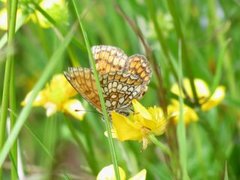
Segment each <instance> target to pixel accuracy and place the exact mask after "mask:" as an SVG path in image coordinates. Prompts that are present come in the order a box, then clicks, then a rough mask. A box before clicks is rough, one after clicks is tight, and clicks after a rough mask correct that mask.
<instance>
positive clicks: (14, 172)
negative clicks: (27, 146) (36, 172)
mask: <svg viewBox="0 0 240 180" xmlns="http://www.w3.org/2000/svg"><path fill="white" fill-rule="evenodd" d="M11 70H12V76H11V80H10V99H9V100H10V110H11V112H10V120H11V130H10V132H11V131H12V129H13V126H14V125H15V123H16V116H15V115H14V112H16V111H17V105H16V90H15V89H16V88H15V69H14V61H13V62H12V68H11ZM17 149H18V146H17V141H16V142H15V143H14V145H13V147H12V149H11V161H12V163H11V179H12V180H16V179H18V161H17V159H18V155H17Z"/></svg>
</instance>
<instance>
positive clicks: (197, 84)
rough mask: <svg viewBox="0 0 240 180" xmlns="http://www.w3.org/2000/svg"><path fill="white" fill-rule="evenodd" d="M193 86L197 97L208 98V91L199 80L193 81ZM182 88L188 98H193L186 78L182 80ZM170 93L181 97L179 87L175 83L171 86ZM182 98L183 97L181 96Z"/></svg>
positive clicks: (206, 86)
mask: <svg viewBox="0 0 240 180" xmlns="http://www.w3.org/2000/svg"><path fill="white" fill-rule="evenodd" d="M194 85H195V88H196V91H197V95H198V97H199V98H200V99H201V98H205V97H208V96H209V89H208V85H207V84H206V83H205V82H204V81H203V80H201V79H194ZM183 86H184V88H185V90H186V92H187V94H188V95H189V96H190V98H193V93H192V89H191V85H190V80H189V79H187V78H184V79H183ZM171 92H172V93H174V94H176V95H178V96H179V95H180V94H182V95H183V92H182V91H180V89H179V86H178V84H177V83H175V84H173V86H172V88H171ZM183 97H185V96H184V95H183Z"/></svg>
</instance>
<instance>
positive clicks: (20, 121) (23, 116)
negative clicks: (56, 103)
mask: <svg viewBox="0 0 240 180" xmlns="http://www.w3.org/2000/svg"><path fill="white" fill-rule="evenodd" d="M75 30H76V26H75V25H74V26H73V27H72V29H71V30H70V31H69V33H68V34H67V36H66V38H65V39H64V41H63V42H62V43H61V45H60V46H59V47H58V49H57V50H56V51H55V52H54V54H53V55H52V57H51V58H50V61H49V63H48V65H47V67H46V68H45V70H44V72H43V74H42V76H41V78H40V79H39V81H38V82H37V83H36V85H35V86H34V88H33V90H32V94H31V96H30V98H29V102H28V104H27V105H26V106H25V107H24V108H23V109H22V111H21V112H20V114H19V117H18V118H17V120H16V124H15V126H14V128H13V130H12V132H11V134H10V135H9V138H8V139H7V141H6V142H5V144H4V146H3V148H2V149H1V152H0V167H2V164H3V162H4V160H5V159H6V157H7V154H8V153H9V151H10V149H11V147H12V145H13V144H14V142H15V140H16V139H17V136H18V134H19V132H20V130H21V129H22V126H23V125H24V123H25V121H26V120H27V117H28V115H29V113H30V111H31V108H32V103H33V101H34V99H35V98H36V97H37V94H38V92H39V91H40V90H41V89H42V88H43V86H44V85H45V83H46V82H47V80H48V78H49V77H50V76H51V75H52V72H53V71H54V68H55V67H56V66H57V65H58V63H59V59H61V56H62V54H63V52H64V51H65V49H66V48H67V46H68V44H69V43H70V41H71V39H72V37H73V35H74V32H75Z"/></svg>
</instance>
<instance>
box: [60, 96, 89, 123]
mask: <svg viewBox="0 0 240 180" xmlns="http://www.w3.org/2000/svg"><path fill="white" fill-rule="evenodd" d="M63 111H64V112H67V113H68V114H70V115H72V116H73V117H74V118H76V119H79V120H83V117H84V114H85V113H86V111H85V109H84V107H83V106H82V103H81V102H80V101H79V100H77V99H71V100H68V101H67V102H65V103H64V105H63Z"/></svg>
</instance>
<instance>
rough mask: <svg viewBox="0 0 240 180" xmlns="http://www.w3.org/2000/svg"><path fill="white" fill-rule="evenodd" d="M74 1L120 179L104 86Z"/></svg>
mask: <svg viewBox="0 0 240 180" xmlns="http://www.w3.org/2000/svg"><path fill="white" fill-rule="evenodd" d="M72 2H73V5H74V9H75V11H76V14H77V17H78V21H79V25H80V28H81V30H82V34H83V38H84V42H85V44H86V48H87V51H88V57H89V60H90V64H91V67H92V69H93V75H94V78H95V80H96V86H97V90H98V95H99V99H100V103H101V107H102V113H103V116H104V119H105V121H104V122H105V126H106V129H107V133H108V138H107V139H108V144H109V148H110V153H111V158H112V162H113V166H114V171H115V176H116V179H117V180H120V174H119V170H118V163H117V155H116V150H115V145H114V142H113V139H112V133H111V126H110V120H109V117H108V114H107V109H106V106H105V100H104V97H103V94H102V88H101V85H100V81H99V77H98V73H97V70H96V66H95V61H94V59H93V57H92V53H91V48H90V44H89V40H88V37H87V34H86V32H85V30H84V27H83V25H82V21H81V18H80V13H79V12H78V9H77V5H76V3H77V2H76V0H72Z"/></svg>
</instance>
